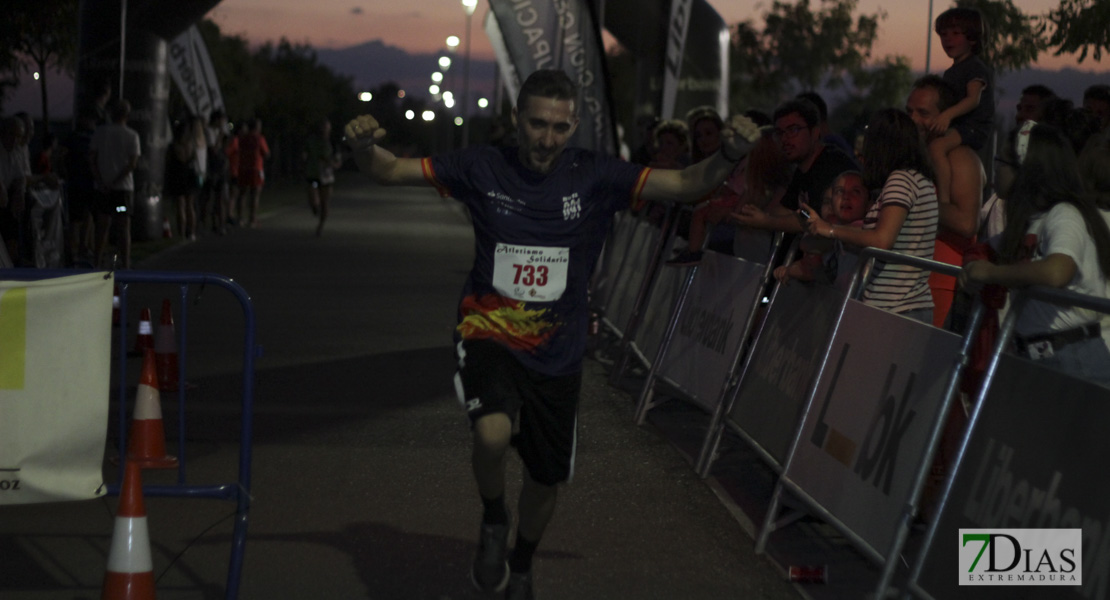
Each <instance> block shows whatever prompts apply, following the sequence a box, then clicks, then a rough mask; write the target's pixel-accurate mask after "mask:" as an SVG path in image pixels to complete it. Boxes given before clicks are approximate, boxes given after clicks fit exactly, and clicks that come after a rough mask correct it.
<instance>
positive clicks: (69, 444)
mask: <svg viewBox="0 0 1110 600" xmlns="http://www.w3.org/2000/svg"><path fill="white" fill-rule="evenodd" d="M112 283H113V279H112V278H110V277H109V278H105V277H104V274H102V273H89V274H85V275H75V276H72V277H61V278H57V279H48V280H42V281H0V505H3V504H28V503H36V502H54V501H58V500H82V499H86V498H94V497H96V496H98V495H101V494H103V493H104V490H103V489H102V484H103V478H102V475H101V468H102V466H103V464H102V463H103V460H104V445H105V439H106V437H107V423H108V394H109V390H108V386H109V368H110V362H111V361H110V355H111V337H110V336H111V322H112V316H111V315H112Z"/></svg>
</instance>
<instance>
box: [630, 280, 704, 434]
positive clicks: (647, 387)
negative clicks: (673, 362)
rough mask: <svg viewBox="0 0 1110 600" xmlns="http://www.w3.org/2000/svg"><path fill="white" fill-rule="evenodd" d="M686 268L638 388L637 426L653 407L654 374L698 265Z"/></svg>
mask: <svg viewBox="0 0 1110 600" xmlns="http://www.w3.org/2000/svg"><path fill="white" fill-rule="evenodd" d="M688 268H689V271H687V273H686V279H684V280H683V282H682V288H681V289H680V290H679V292H678V298H675V304H674V308H673V309H672V310H671V318H670V320H668V321H667V329H666V330H665V331H664V332H663V341H662V342H661V343H660V344H659V349H658V350H657V351H656V352H655V358H654V359H653V360H652V361H651V365H649V366H648V373H647V377H646V378H645V379H644V385H643V387H641V388H640V397H639V398H638V399H637V400H636V412H635V422H636V424H637V425H643V424H644V419H645V418H646V417H647V411H649V410H651V408H652V407H653V406H654V405H655V404H654V402H653V401H652V398H653V397H654V395H655V374H656V372H658V370H659V368H660V363H661V362H662V361H663V359H664V358H665V357H666V356H667V349H668V348H669V347H670V345H671V339H672V338H673V337H674V330H675V329H676V328H678V321H679V319H681V318H682V309H683V308H684V307H685V306H686V299H687V298H688V297H689V296H690V288H691V287H693V286H694V278H695V277H697V274H698V265H692V266H690V267H688Z"/></svg>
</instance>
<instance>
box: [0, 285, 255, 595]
mask: <svg viewBox="0 0 1110 600" xmlns="http://www.w3.org/2000/svg"><path fill="white" fill-rule="evenodd" d="M75 273H76V271H73V270H53V269H50V270H39V269H9V270H0V279H5V280H13V281H28V280H39V279H50V278H54V277H64V276H69V275H73V274H75ZM111 276H112V274H111V273H109V274H106V275H105V278H108V277H111ZM115 280H116V282H117V283H118V284H119V287H120V296H119V302H120V305H119V309H120V314H121V315H123V317H122V318H121V319H120V323H119V327H118V330H117V331H118V335H117V339H118V360H117V363H118V364H117V378H118V382H117V386H118V387H117V393H118V404H119V411H118V419H119V443H118V446H117V448H118V452H119V456H124V455H125V454H126V449H127V431H128V421H127V417H128V406H129V405H130V402H129V401H128V398H127V384H128V381H129V378H128V374H127V358H128V356H127V352H128V344H127V339H128V338H127V336H128V327H127V317H126V315H127V314H128V312H127V297H128V293H127V292H128V288H129V286H131V285H139V284H169V285H176V286H179V291H180V302H178V306H179V307H180V318H179V319H177V320H176V321H175V322H176V323H177V324H178V325H177V356H178V373H179V375H178V388H177V397H178V412H179V414H178V431H177V438H178V461H179V462H178V472H177V483H176V484H174V485H143V494H144V495H145V496H151V497H153V496H160V497H181V498H213V499H220V500H229V501H232V502H234V503H235V506H236V512H235V521H234V527H233V532H232V540H231V556H230V560H229V564H228V574H227V587H226V590H225V595H224V597H225V598H226V599H227V600H234V599H235V598H238V597H239V584H240V580H241V575H242V570H243V555H244V552H245V550H246V542H247V521H248V517H249V513H250V506H251V493H250V490H251V452H252V438H253V427H254V425H253V414H254V379H255V369H254V361H255V358H256V357H257V356H258V355H259V353H260V347H259V346H257V345H256V342H255V340H256V337H255V330H256V325H255V315H254V307H253V305H252V303H251V298H250V295H249V294H247V292H246V291H245V290H244V289H243V288H242V287H241V286H240V285H239V284H237V283H235V282H234V281H232V280H231V279H228V278H227V277H224V276H221V275H215V274H208V273H176V272H156V271H117V272H115ZM209 285H212V286H215V287H220V288H223V289H225V290H227V291H228V292H230V293H231V294H232V295H233V296H234V297H235V299H236V300H238V302H239V305H240V306H241V307H242V310H243V317H244V328H243V329H244V331H243V351H242V356H243V370H242V387H241V394H242V397H241V400H240V409H241V416H240V427H239V461H238V462H239V465H238V466H239V472H238V478H237V480H236V481H232V482H228V483H221V484H206V485H197V484H190V483H188V481H187V470H186V469H187V461H186V448H185V413H186V378H185V374H186V364H187V341H188V339H187V338H188V327H187V325H188V318H189V310H188V307H189V304H190V303H189V302H188V296H189V290H190V286H200V287H199V290H198V291H197V295H196V297H195V298H194V300H193V301H194V302H196V301H197V300H199V298H200V295H201V294H202V293H203V292H204V290H205V289H206V288H207V286H209ZM123 469H124V465H123V461H120V465H119V476H120V481H122V479H123ZM106 487H107V491H108V493H109V494H113V495H118V494H119V490H120V484H118V483H117V484H110V485H108V486H106Z"/></svg>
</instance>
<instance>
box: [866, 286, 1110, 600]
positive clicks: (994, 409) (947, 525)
mask: <svg viewBox="0 0 1110 600" xmlns="http://www.w3.org/2000/svg"><path fill="white" fill-rule="evenodd" d="M1010 293H1011V304H1010V310H1009V311H1008V312H1007V314H1006V316H1005V318H1004V319H1003V320H1002V323H1001V325H1000V328H999V329H1000V331H999V334H998V338H997V339H996V341H995V344H994V346H993V348H992V351H991V355H990V360H989V362H988V364H987V368H986V371H985V374H984V378H983V383H982V386H981V388H980V389H979V392H978V394H977V395H976V397H975V400H974V403H973V405H972V408H971V412H970V415H969V416H968V423H967V427H966V430H965V432H964V434H963V437H962V438H961V440H960V445H959V447H958V450H957V452H956V455H955V458H954V462H953V465H952V468H951V469H950V471H949V473H948V475H947V477H946V479H945V482H944V485H943V487H942V489H941V492H940V497H939V501H938V504H937V510H936V517H935V518H934V519H933V520H932V521H931V522H930V523H929V527H928V529H927V530H926V533H925V537H924V539H923V541H922V545H921V549H920V550H919V552H918V553H917V555H916V557H915V560H914V563H913V568H912V570H911V572H910V575H909V578H908V580H907V583H906V586H905V588H904V589H903V598H910V597H911V595H912V596H913V597H917V598H951V597H957V596H961V597H968V596H970V597H982V596H981V594H983V593H984V590H985V588H983V587H982V586H967V587H959V588H956V586H955V585H954V583H955V582H956V577H957V575H958V572H957V570H956V569H955V568H952V567H955V566H956V565H953V564H951V563H952V562H953V560H952V559H951V556H952V555H954V550H953V549H954V548H955V544H954V543H953V544H951V545H948V546H945V547H943V548H940V549H938V548H935V547H934V542H935V541H936V538H937V535H938V532H939V531H941V530H942V529H943V530H945V531H947V532H949V533H950V532H951V531H953V530H955V531H957V532H958V530H959V529H960V528H968V529H971V528H994V527H996V525H997V524H996V523H995V522H993V521H994V520H992V522H990V523H984V522H983V521H984V520H985V519H987V517H985V515H986V514H987V513H988V512H990V511H989V507H988V506H986V505H988V504H989V503H993V502H994V498H995V496H996V495H997V494H1001V493H1002V492H1001V491H997V492H996V491H994V490H997V489H998V488H1000V487H1001V483H999V481H1000V480H1003V479H1004V478H1005V477H1004V476H1003V475H1001V473H1002V471H1006V472H1007V474H1008V475H1009V479H1010V484H1009V486H1010V489H1013V490H1016V489H1017V488H1019V487H1022V484H1021V483H1019V482H1025V489H1026V493H1025V498H1026V499H1027V500H1029V502H1027V504H1028V506H1029V508H1028V510H1026V511H1024V515H1023V516H1022V517H1021V518H1015V519H1011V518H1010V515H1009V513H1011V511H1012V506H1011V505H1010V501H1011V500H1012V499H1013V497H1014V496H1017V494H1016V493H1014V494H1013V495H1011V496H1010V497H1008V498H1005V499H1004V500H1003V502H1004V507H1003V508H1004V510H1003V512H1004V513H1007V516H1006V517H1005V518H1004V519H1002V521H1003V522H1009V521H1010V520H1013V521H1014V523H1013V524H1011V525H1007V527H1014V528H1023V527H1026V526H1033V525H1034V523H1032V522H1029V520H1030V519H1031V514H1032V512H1033V510H1034V507H1033V504H1034V503H1033V501H1032V500H1030V498H1032V497H1035V496H1036V495H1037V494H1038V493H1040V494H1042V498H1043V500H1042V503H1041V506H1040V507H1037V512H1039V513H1040V515H1039V522H1038V523H1036V525H1038V526H1040V525H1044V524H1049V523H1046V521H1049V520H1053V519H1051V517H1055V519H1054V520H1055V521H1056V526H1058V527H1061V528H1067V526H1068V525H1070V526H1072V527H1076V528H1081V529H1082V537H1083V550H1084V554H1083V562H1082V566H1083V568H1084V572H1083V584H1082V586H1072V585H1068V586H1058V587H1052V588H1041V587H1026V588H1015V587H997V586H991V587H996V588H997V589H998V590H1001V591H1003V594H1004V595H1005V596H1006V597H1019V596H1023V595H1028V594H1029V593H1032V592H1033V591H1036V590H1043V589H1050V590H1051V591H1052V592H1051V593H1052V596H1053V597H1056V598H1106V597H1107V596H1108V595H1110V564H1107V555H1106V548H1107V547H1108V546H1107V543H1108V541H1110V521H1104V518H1105V514H1106V513H1105V508H1106V503H1107V500H1108V499H1110V486H1107V485H1106V484H1105V479H1106V478H1105V467H1104V466H1103V463H1102V457H1103V456H1105V455H1106V453H1107V452H1110V440H1107V439H1106V436H1105V423H1106V422H1107V419H1108V418H1110V410H1108V409H1110V390H1108V389H1107V388H1105V387H1102V386H1098V385H1095V384H1093V383H1090V382H1086V381H1082V380H1079V379H1077V378H1075V377H1072V376H1070V375H1067V374H1064V373H1061V372H1058V371H1054V370H1051V369H1049V368H1047V367H1041V366H1040V365H1037V363H1036V361H1029V360H1026V359H1021V358H1018V357H1015V356H1012V355H1009V354H1007V353H1006V349H1007V347H1008V346H1009V344H1010V341H1011V339H1012V338H1013V335H1014V330H1015V325H1016V323H1017V319H1018V317H1019V316H1020V315H1021V312H1022V310H1023V309H1024V308H1025V306H1026V305H1027V304H1028V302H1029V300H1034V299H1035V300H1041V301H1044V302H1050V303H1053V304H1057V305H1060V306H1074V307H1079V308H1085V309H1089V310H1093V311H1096V312H1099V313H1103V314H1110V300H1108V299H1106V298H1098V297H1093V296H1086V295H1082V294H1077V293H1075V292H1072V291H1069V290H1062V289H1054V288H1046V287H1031V288H1027V289H1024V290H1011V292H1010ZM1004 369H1006V371H1005V372H1006V377H1002V376H1001V375H1000V374H1001V373H1002V372H1003V370H1004ZM992 392H996V393H992ZM996 396H1001V397H996ZM1046 396H1047V397H1046ZM1046 401H1048V402H1046ZM1046 409H1047V410H1046ZM1013 414H1018V415H1019V416H1018V418H1011V415H1013ZM996 442H997V444H998V446H999V448H1001V450H1000V452H999V453H998V454H995V453H994V452H993V451H992V450H993V449H994V444H995V443H996ZM1030 454H1035V455H1036V457H1035V460H1032V461H1030V460H1029V459H1028V458H1027V457H1028V455H1030ZM998 455H1004V456H1005V458H1004V459H1003V460H1002V461H999V462H998V464H995V467H994V468H995V470H996V471H995V472H996V473H999V476H998V477H997V478H995V479H993V481H995V482H996V483H994V484H991V485H990V486H987V487H991V488H992V489H989V490H986V491H983V494H982V497H981V500H977V499H976V497H975V493H976V492H977V491H980V490H982V488H980V487H978V486H977V485H976V484H977V483H978V484H979V485H981V484H982V482H981V481H980V480H981V479H982V477H983V476H984V473H983V471H985V469H986V467H987V466H988V465H989V464H991V463H992V462H993V461H994V459H995V457H996V456H998ZM968 458H974V459H976V460H978V461H979V464H980V469H978V472H974V473H973V472H971V471H970V470H968V469H967V468H965V467H966V465H965V462H966V459H968ZM1046 464H1047V467H1046ZM1049 470H1051V472H1049ZM1038 476H1040V477H1042V478H1044V477H1047V478H1048V479H1049V483H1048V485H1046V486H1045V488H1046V489H1045V490H1040V491H1038V488H1037V487H1036V481H1035V479H1034V478H1035V477H1038ZM1066 476H1067V477H1069V479H1068V481H1071V482H1073V485H1070V486H1064V485H1062V481H1063V480H1064V478H1065V477H1066ZM1030 481H1032V483H1030ZM1076 481H1078V484H1075V483H1074V482H1076ZM957 500H962V501H963V506H956V505H954V504H955V502H956V501H957ZM976 501H981V505H980V504H975V502H976ZM1053 511H1054V514H1053ZM953 541H954V540H953ZM942 555H944V556H942ZM938 563H939V564H938ZM927 567H931V568H927ZM926 571H931V572H932V573H930V574H931V575H932V576H931V577H930V578H929V581H928V583H923V575H924V574H925V573H926ZM926 586H928V587H926ZM929 588H932V591H930V589H929ZM953 588H956V589H953ZM880 591H881V592H883V593H885V592H886V589H885V587H881V588H880ZM960 592H963V593H962V594H961V593H960ZM1000 597H1001V596H1000Z"/></svg>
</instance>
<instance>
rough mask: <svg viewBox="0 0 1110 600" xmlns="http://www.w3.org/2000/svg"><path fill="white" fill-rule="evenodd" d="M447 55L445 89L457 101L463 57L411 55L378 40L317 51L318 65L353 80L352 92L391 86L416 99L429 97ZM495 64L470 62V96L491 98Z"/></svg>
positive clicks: (493, 62) (479, 61)
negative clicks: (436, 75)
mask: <svg viewBox="0 0 1110 600" xmlns="http://www.w3.org/2000/svg"><path fill="white" fill-rule="evenodd" d="M444 55H447V56H449V57H450V58H451V66H450V68H449V69H448V70H447V72H446V73H445V75H446V87H447V89H450V90H452V91H453V92H454V93H455V95H456V97H459V96H460V95H461V93H462V88H463V56H462V53H459V52H456V53H453V54H452V53H448V52H447V51H446V49H444V51H443V52H441V53H435V54H413V53H410V52H408V51H406V50H404V49H402V48H398V47H396V46H390V45H388V44H386V43H384V42H382V41H381V40H371V41H369V42H364V43H362V44H358V45H355V46H349V47H347V48H326V49H318V50H316V59H317V61H318V62H319V63H320V64H322V65H325V66H327V67H328V68H330V69H332V70H333V71H335V72H336V73H339V74H340V75H347V76H349V77H352V78H353V79H354V84H355V89H356V90H359V91H364V90H372V89H374V88H377V87H378V86H380V85H382V84H384V83H388V82H394V83H396V84H397V85H399V86H400V87H401V89H404V90H406V91H407V92H409V93H411V94H414V95H416V96H422V97H428V96H430V94H429V92H428V86H430V85H431V84H432V79H431V76H432V73H434V72H436V71H439V70H440V68H439V58H440V57H441V56H444ZM496 72H497V63H496V62H495V61H492V60H481V59H475V58H473V57H471V59H470V96H471V97H472V98H477V97H479V96H485V97H487V98H489V97H491V96H492V94H493V89H494V85H495V80H496Z"/></svg>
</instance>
